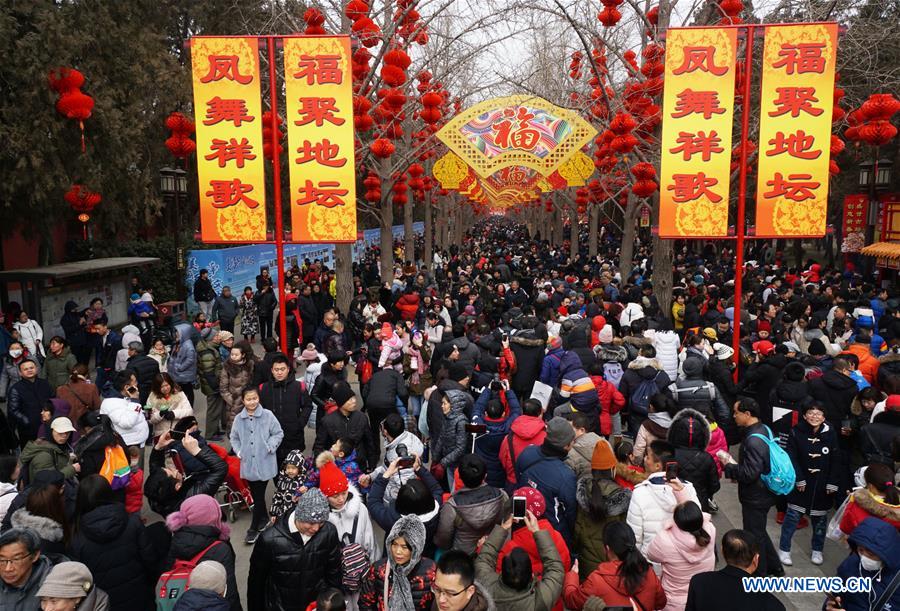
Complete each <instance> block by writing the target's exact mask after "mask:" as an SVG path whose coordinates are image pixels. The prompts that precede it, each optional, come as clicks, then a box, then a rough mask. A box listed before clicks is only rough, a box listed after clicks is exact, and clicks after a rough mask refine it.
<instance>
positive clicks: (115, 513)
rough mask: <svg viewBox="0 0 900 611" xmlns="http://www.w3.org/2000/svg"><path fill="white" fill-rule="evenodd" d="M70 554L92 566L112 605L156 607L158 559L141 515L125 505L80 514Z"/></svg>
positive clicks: (103, 506) (99, 584)
mask: <svg viewBox="0 0 900 611" xmlns="http://www.w3.org/2000/svg"><path fill="white" fill-rule="evenodd" d="M69 555H70V557H71V558H72V560H77V561H78V562H82V563H84V564H85V565H87V567H88V568H89V569H90V570H91V574H92V575H93V576H94V580H95V581H96V583H97V586H98V587H99V588H100V589H102V590H103V591H104V592H106V593H107V594H108V595H109V604H110V608H111V609H126V608H142V609H152V608H154V603H153V589H154V585H155V584H156V578H157V575H156V567H157V566H158V564H159V559H158V558H157V557H156V551H155V550H154V548H153V545H152V544H151V543H150V541H149V539H148V538H147V536H146V534H145V533H144V525H143V524H142V523H141V518H140V516H139V515H137V514H129V513H127V512H126V511H125V506H124V505H122V504H120V503H113V504H110V505H101V506H100V507H97V508H96V509H94V510H92V511H89V512H88V513H86V514H84V515H83V516H81V519H80V520H79V522H78V528H77V530H76V531H75V535H74V537H73V538H72V542H71V543H70V544H69Z"/></svg>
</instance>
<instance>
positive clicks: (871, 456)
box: [859, 410, 900, 466]
mask: <svg viewBox="0 0 900 611" xmlns="http://www.w3.org/2000/svg"><path fill="white" fill-rule="evenodd" d="M898 435H900V412H895V411H892V410H887V411H884V412H881V413H880V414H878V415H877V416H875V419H874V420H873V421H872V423H871V424H867V425H865V426H864V427H862V429H860V433H859V444H860V447H861V449H862V453H863V456H865V457H866V460H867V461H871V460H876V461H878V462H883V463H885V464H888V465H891V466H893V461H891V460H890V458H891V443H892V442H893V440H894V439H895V438H896V437H897V436H898Z"/></svg>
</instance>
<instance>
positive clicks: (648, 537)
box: [626, 472, 700, 554]
mask: <svg viewBox="0 0 900 611" xmlns="http://www.w3.org/2000/svg"><path fill="white" fill-rule="evenodd" d="M664 476H665V473H663V472H660V473H652V474H651V475H650V476H649V477H648V478H647V479H646V480H644V481H643V482H641V483H640V484H638V485H637V486H635V487H634V490H633V491H632V493H631V503H630V504H629V505H628V517H627V518H626V522H628V526H630V527H631V530H633V531H634V538H635V540H636V541H637V547H638V549H639V550H640V551H641V553H642V554H646V553H647V548H649V547H650V544H651V543H652V542H653V539H654V538H655V537H656V535H657V533H659V532H660V531H661V530H662V529H663V525H664V524H665V522H666V520H670V519H671V518H672V514H673V513H674V512H675V506H676V505H678V504H680V503H684V502H685V501H694V502H695V503H697V506H698V507H699V506H700V499H698V498H697V492H696V490H695V489H694V485H693V484H692V483H691V482H683V483H684V488H682V489H681V490H679V491H678V492H676V491H675V490H674V489H673V488H672V487H671V486H669V485H668V484H667V483H666V480H665V477H664Z"/></svg>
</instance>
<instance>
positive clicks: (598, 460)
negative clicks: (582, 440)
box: [591, 439, 617, 471]
mask: <svg viewBox="0 0 900 611" xmlns="http://www.w3.org/2000/svg"><path fill="white" fill-rule="evenodd" d="M616 464H617V461H616V455H615V453H614V452H613V449H612V447H611V446H610V445H609V442H608V441H606V440H605V439H601V440H600V441H598V442H597V444H596V445H595V446H594V453H593V454H592V455H591V469H595V470H597V471H606V470H608V469H614V468H615V467H616Z"/></svg>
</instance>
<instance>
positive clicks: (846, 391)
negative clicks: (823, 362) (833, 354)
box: [809, 369, 858, 428]
mask: <svg viewBox="0 0 900 611" xmlns="http://www.w3.org/2000/svg"><path fill="white" fill-rule="evenodd" d="M857 392H858V391H857V387H856V382H855V381H854V380H853V378H851V377H850V376H845V375H844V374H842V373H838V372H837V371H835V370H833V369H829V370H828V371H826V372H825V373H823V374H822V377H820V378H816V379H814V380H812V381H811V382H810V383H809V395H810V396H811V397H812V398H813V399H815V400H816V401H818V402H819V403H821V404H822V406H823V407H824V408H825V419H826V420H827V421H828V422H831V423H832V424H834V425H835V428H837V427H840V422H841V420H842V419H844V418H846V417H847V416H848V415H849V414H850V404H852V403H853V399H854V398H855V397H856V393H857Z"/></svg>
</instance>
